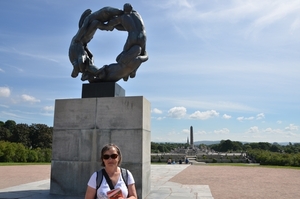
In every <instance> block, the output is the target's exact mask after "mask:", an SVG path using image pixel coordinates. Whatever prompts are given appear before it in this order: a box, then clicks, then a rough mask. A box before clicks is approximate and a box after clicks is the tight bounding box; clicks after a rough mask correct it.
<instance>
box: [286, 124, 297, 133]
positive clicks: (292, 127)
mask: <svg viewBox="0 0 300 199" xmlns="http://www.w3.org/2000/svg"><path fill="white" fill-rule="evenodd" d="M285 130H286V131H298V126H295V125H294V124H290V125H289V126H287V127H285Z"/></svg>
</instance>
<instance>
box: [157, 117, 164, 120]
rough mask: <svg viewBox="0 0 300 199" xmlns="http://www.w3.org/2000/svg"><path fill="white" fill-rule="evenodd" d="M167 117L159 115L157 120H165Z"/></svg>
mask: <svg viewBox="0 0 300 199" xmlns="http://www.w3.org/2000/svg"><path fill="white" fill-rule="evenodd" d="M165 118H166V117H158V118H157V120H163V119H165Z"/></svg>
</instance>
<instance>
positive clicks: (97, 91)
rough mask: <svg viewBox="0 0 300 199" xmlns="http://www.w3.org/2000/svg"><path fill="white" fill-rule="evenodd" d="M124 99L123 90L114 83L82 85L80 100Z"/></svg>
mask: <svg viewBox="0 0 300 199" xmlns="http://www.w3.org/2000/svg"><path fill="white" fill-rule="evenodd" d="M94 97H125V90H124V89H123V88H122V87H121V86H120V85H119V84H117V83H115V82H99V83H92V84H82V93H81V98H94Z"/></svg>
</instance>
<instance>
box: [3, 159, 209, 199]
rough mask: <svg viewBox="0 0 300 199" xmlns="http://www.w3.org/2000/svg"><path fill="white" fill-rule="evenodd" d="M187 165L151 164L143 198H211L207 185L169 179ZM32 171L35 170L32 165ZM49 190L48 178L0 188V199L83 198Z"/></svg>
mask: <svg viewBox="0 0 300 199" xmlns="http://www.w3.org/2000/svg"><path fill="white" fill-rule="evenodd" d="M189 166H190V165H185V164H181V165H179V164H175V165H173V164H172V165H151V192H150V193H149V194H148V196H146V198H145V199H213V197H212V194H211V191H210V188H209V186H208V185H186V184H181V183H180V182H171V181H169V180H170V179H171V178H172V177H174V176H176V175H177V174H179V173H180V172H181V171H183V170H184V169H186V168H187V167H189ZM32 172H35V171H34V167H33V171H32ZM24 177H25V176H23V178H24ZM1 178H2V176H1ZM182 180H183V181H184V180H185V179H182ZM179 181H180V180H179ZM49 192H50V179H46V180H39V181H32V182H30V183H25V184H21V185H17V186H11V187H7V188H3V189H0V199H3V198H5V199H71V198H73V199H79V198H80V199H82V198H83V197H82V196H80V197H79V196H76V197H75V196H61V195H53V194H50V193H49Z"/></svg>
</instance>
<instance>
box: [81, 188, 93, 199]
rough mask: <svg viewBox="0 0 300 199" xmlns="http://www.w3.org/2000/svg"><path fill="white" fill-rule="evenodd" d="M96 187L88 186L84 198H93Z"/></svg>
mask: <svg viewBox="0 0 300 199" xmlns="http://www.w3.org/2000/svg"><path fill="white" fill-rule="evenodd" d="M95 195H96V189H94V188H92V187H90V186H88V187H87V189H86V192H85V197H84V199H95Z"/></svg>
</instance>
